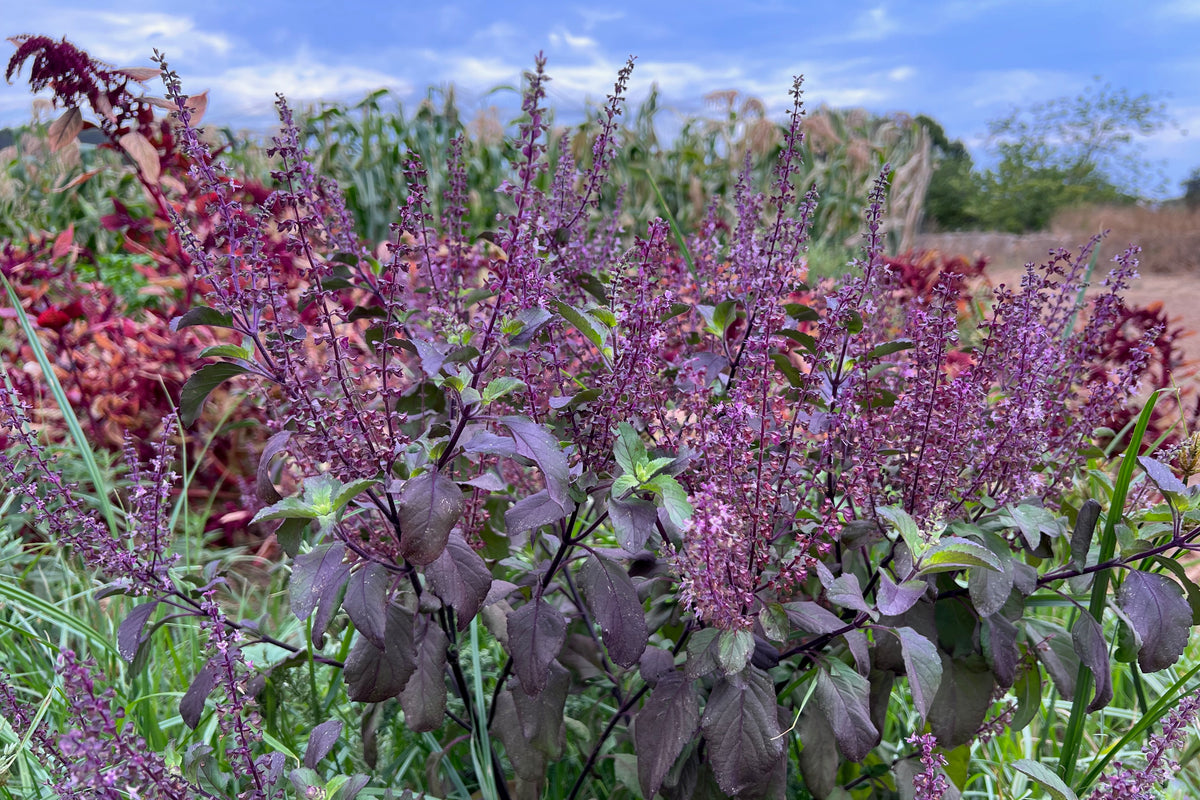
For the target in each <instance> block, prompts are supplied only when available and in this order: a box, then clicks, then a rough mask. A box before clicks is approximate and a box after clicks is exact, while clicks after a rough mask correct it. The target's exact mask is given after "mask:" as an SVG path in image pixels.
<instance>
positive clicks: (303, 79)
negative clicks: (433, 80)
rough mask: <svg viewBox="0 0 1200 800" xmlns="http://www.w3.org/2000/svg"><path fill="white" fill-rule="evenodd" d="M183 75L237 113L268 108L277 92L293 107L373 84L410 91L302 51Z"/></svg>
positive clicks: (356, 93) (393, 79)
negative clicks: (192, 74) (285, 58)
mask: <svg viewBox="0 0 1200 800" xmlns="http://www.w3.org/2000/svg"><path fill="white" fill-rule="evenodd" d="M186 80H187V83H188V84H190V89H189V90H190V91H199V90H200V89H203V88H208V89H211V90H212V94H213V96H215V97H219V98H220V99H221V104H222V105H223V106H224V107H225V108H226V109H228V110H229V111H230V112H231V113H233V114H237V115H239V116H241V115H247V116H259V115H266V114H269V113H271V110H272V105H273V104H274V102H275V94H276V93H277V92H278V93H279V94H282V95H283V96H284V97H286V98H287V100H288V102H289V103H290V104H292V106H293V107H295V106H297V105H299V104H300V103H309V102H313V101H317V100H350V99H354V100H357V99H359V98H361V97H362V96H363V95H365V94H367V93H368V92H372V91H374V90H376V89H391V90H392V91H394V92H396V93H397V94H399V95H400V96H402V97H403V96H407V95H410V94H412V91H413V90H412V86H411V85H410V84H409V83H408V82H407V81H405V80H404V79H402V78H399V77H397V76H395V75H389V74H388V73H385V72H380V71H377V70H372V69H367V68H365V67H359V66H355V65H353V64H334V63H322V62H321V61H320V60H319V59H318V58H316V57H314V56H313V55H312V54H309V53H303V52H301V53H297V54H296V55H294V56H293V57H292V58H290V59H288V60H287V61H280V60H272V61H264V62H262V63H258V64H252V65H244V66H238V67H231V68H229V69H225V70H221V71H220V72H216V73H212V74H210V75H208V76H205V75H203V74H197V75H196V76H195V77H194V78H190V79H186Z"/></svg>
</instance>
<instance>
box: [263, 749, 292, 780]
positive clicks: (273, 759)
mask: <svg viewBox="0 0 1200 800" xmlns="http://www.w3.org/2000/svg"><path fill="white" fill-rule="evenodd" d="M258 766H259V769H261V770H262V772H263V773H264V774H265V775H266V779H267V780H266V783H267V785H269V786H274V785H275V784H276V783H277V782H278V781H279V779H280V778H282V777H283V768H284V767H285V766H287V755H285V754H284V753H280V752H278V751H276V752H274V753H263V754H262V755H261V756H259V757H258Z"/></svg>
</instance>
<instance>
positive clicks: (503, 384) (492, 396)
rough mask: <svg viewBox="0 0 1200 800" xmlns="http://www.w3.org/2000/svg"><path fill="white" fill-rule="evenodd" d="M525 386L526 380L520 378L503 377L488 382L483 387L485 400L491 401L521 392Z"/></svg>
mask: <svg viewBox="0 0 1200 800" xmlns="http://www.w3.org/2000/svg"><path fill="white" fill-rule="evenodd" d="M524 388H525V381H523V380H520V379H519V378H510V377H507V376H505V377H501V378H496V379H495V380H493V381H491V382H490V383H488V385H487V386H485V387H483V402H485V403H490V402H492V401H493V400H498V399H500V398H501V397H504V396H505V395H506V394H511V393H513V392H519V391H521V390H522V389H524Z"/></svg>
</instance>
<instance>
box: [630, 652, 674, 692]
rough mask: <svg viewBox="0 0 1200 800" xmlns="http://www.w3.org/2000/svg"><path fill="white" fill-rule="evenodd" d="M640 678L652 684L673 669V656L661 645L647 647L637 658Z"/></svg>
mask: <svg viewBox="0 0 1200 800" xmlns="http://www.w3.org/2000/svg"><path fill="white" fill-rule="evenodd" d="M638 671H639V672H640V673H641V675H642V680H644V681H645V682H646V683H648V684H650V685H651V686H654V685H656V684H657V683H658V681H659V680H660V679H661V678H662V677H663V676H665V675H669V674H671V673H672V672H674V671H675V656H674V655H673V654H672V653H671V651H670V650H664V649H662V648H661V647H647V648H646V649H645V650H644V651H643V652H642V656H641V658H639V659H638Z"/></svg>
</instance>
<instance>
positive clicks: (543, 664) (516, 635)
mask: <svg viewBox="0 0 1200 800" xmlns="http://www.w3.org/2000/svg"><path fill="white" fill-rule="evenodd" d="M566 639H567V621H566V620H565V619H563V615H562V614H561V613H560V612H559V610H558V609H557V608H555V607H554V606H552V605H550V604H549V603H547V602H546V601H545V600H542V599H540V598H538V599H536V600H530V601H529V602H528V603H526V604H525V605H523V606H521V607H520V608H518V609H516V610H515V611H513V612H511V613H510V614H509V615H508V647H509V654H510V655H511V656H512V660H513V669H514V670H515V671H516V673H517V677H518V678H519V679H520V680H521V688H522V689H524V690H525V692H527V693H528V694H537V693H538V692H540V691H542V690H543V689H545V688H546V681H547V679H548V678H549V675H550V662H551V661H553V660H554V657H555V656H557V655H558V651H559V650H561V649H562V646H563V642H565V641H566Z"/></svg>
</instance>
